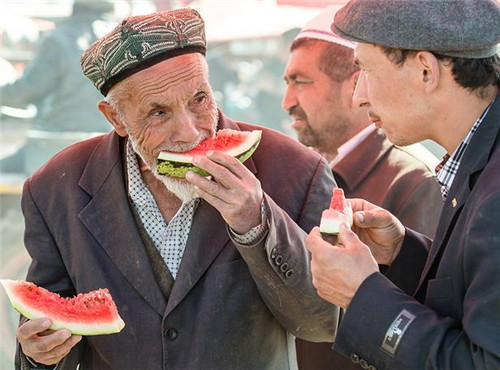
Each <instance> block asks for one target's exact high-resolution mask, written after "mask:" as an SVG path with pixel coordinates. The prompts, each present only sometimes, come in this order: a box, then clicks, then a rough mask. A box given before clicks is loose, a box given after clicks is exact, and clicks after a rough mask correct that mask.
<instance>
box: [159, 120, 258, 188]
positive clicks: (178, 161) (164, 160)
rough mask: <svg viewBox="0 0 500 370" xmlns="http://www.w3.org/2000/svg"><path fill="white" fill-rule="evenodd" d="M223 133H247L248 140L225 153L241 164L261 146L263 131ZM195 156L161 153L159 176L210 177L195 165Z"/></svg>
mask: <svg viewBox="0 0 500 370" xmlns="http://www.w3.org/2000/svg"><path fill="white" fill-rule="evenodd" d="M221 131H234V132H235V133H239V134H241V133H245V134H247V135H246V139H245V141H244V142H243V143H241V144H240V145H239V146H236V147H234V148H231V149H229V150H226V151H224V153H226V154H228V155H230V156H232V157H235V158H236V159H238V160H239V161H240V162H242V163H243V162H245V161H246V160H247V159H248V158H250V156H251V155H252V154H253V153H254V152H255V150H256V149H257V147H258V146H259V143H260V139H261V137H262V131H261V130H253V131H235V130H230V129H225V130H221ZM192 161H193V156H191V155H184V154H182V153H173V152H161V153H160V155H159V156H158V163H157V166H156V170H157V173H158V174H159V175H165V176H171V177H179V178H185V177H186V173H187V172H188V171H192V172H195V173H197V174H199V175H201V176H205V177H206V176H209V175H210V174H209V173H208V172H206V171H204V170H202V169H201V168H198V167H196V166H195V165H194V164H193V163H192Z"/></svg>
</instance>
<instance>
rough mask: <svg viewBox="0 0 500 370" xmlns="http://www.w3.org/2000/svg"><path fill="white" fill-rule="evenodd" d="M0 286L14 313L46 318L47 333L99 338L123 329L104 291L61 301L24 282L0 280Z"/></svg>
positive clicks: (122, 324) (43, 290)
mask: <svg viewBox="0 0 500 370" xmlns="http://www.w3.org/2000/svg"><path fill="white" fill-rule="evenodd" d="M0 282H1V283H2V285H3V287H4V289H5V291H6V292H7V295H8V296H9V299H10V302H11V303H12V305H13V306H14V308H15V309H16V310H18V311H19V312H20V313H21V314H22V315H24V316H25V317H27V318H28V319H32V320H36V319H40V318H44V317H48V318H50V319H51V320H52V326H51V327H50V329H53V330H58V329H63V328H64V329H67V330H69V331H70V332H71V333H73V334H79V335H101V334H112V333H118V332H120V330H122V329H123V327H124V326H125V323H124V322H123V320H122V318H121V317H120V315H118V310H117V308H116V305H115V302H114V301H113V298H112V297H111V294H109V291H108V290H107V289H98V290H94V291H92V292H89V293H86V294H82V293H80V294H78V295H77V296H76V297H74V298H62V297H60V296H59V295H58V294H56V293H52V292H49V291H48V290H46V289H44V288H41V287H38V286H36V285H35V284H33V283H30V282H27V281H21V280H8V279H0Z"/></svg>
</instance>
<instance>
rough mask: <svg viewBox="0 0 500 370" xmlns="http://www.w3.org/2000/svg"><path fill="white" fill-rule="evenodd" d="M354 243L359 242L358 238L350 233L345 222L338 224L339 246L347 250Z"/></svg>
mask: <svg viewBox="0 0 500 370" xmlns="http://www.w3.org/2000/svg"><path fill="white" fill-rule="evenodd" d="M356 242H359V238H358V236H357V235H356V234H355V233H353V232H352V230H351V229H350V228H349V226H347V224H346V223H345V222H342V223H341V224H340V232H339V244H340V245H342V246H344V247H347V248H348V247H349V246H350V245H352V244H353V243H356Z"/></svg>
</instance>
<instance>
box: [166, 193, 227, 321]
mask: <svg viewBox="0 0 500 370" xmlns="http://www.w3.org/2000/svg"><path fill="white" fill-rule="evenodd" d="M225 225H226V223H225V221H224V219H223V218H222V216H221V215H220V213H219V212H218V211H217V210H216V209H215V208H214V207H212V206H211V205H209V204H208V203H207V202H205V201H204V200H202V201H201V202H200V204H199V206H198V209H197V210H196V213H195V215H194V217H193V223H192V225H191V232H190V233H189V237H188V240H187V244H186V249H185V250H184V255H183V256H182V261H181V265H180V266H179V271H178V273H177V279H176V280H175V283H174V286H173V288H172V292H171V294H170V297H169V299H168V303H167V309H166V312H165V315H168V314H169V313H170V312H171V311H172V310H173V309H174V308H175V307H176V306H177V305H178V304H179V303H180V302H181V301H182V300H183V299H184V297H185V296H186V295H187V294H188V293H189V291H190V290H191V289H192V288H193V287H194V285H195V284H196V283H197V282H198V280H200V278H201V277H202V276H203V274H204V273H205V271H206V270H207V269H208V268H209V267H210V265H211V264H212V262H213V261H214V260H215V258H216V257H217V255H218V254H219V253H220V251H221V250H222V249H223V248H224V247H225V246H226V244H227V243H228V242H229V236H228V234H227V231H226V226H225Z"/></svg>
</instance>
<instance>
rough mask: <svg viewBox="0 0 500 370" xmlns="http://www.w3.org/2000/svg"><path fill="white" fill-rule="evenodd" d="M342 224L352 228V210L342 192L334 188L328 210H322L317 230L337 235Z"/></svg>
mask: <svg viewBox="0 0 500 370" xmlns="http://www.w3.org/2000/svg"><path fill="white" fill-rule="evenodd" d="M342 222H345V223H346V224H347V225H349V227H351V226H352V222H353V220H352V208H351V205H350V204H349V203H348V202H347V201H346V199H345V197H344V191H343V190H342V189H340V188H335V189H333V194H332V200H331V201H330V208H329V209H326V210H324V211H323V213H322V214H321V222H320V224H319V230H320V232H322V233H324V234H338V233H339V232H340V224H341V223H342Z"/></svg>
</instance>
